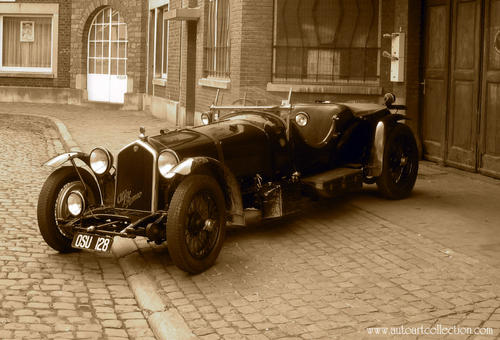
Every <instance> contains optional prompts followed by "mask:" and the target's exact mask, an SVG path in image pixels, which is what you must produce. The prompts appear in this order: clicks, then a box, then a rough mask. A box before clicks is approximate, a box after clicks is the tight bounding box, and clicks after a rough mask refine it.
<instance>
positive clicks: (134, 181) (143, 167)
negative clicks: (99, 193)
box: [115, 143, 155, 211]
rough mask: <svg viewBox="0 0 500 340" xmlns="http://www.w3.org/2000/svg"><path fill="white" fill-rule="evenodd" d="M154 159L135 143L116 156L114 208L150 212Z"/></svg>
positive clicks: (146, 150) (147, 151)
mask: <svg viewBox="0 0 500 340" xmlns="http://www.w3.org/2000/svg"><path fill="white" fill-rule="evenodd" d="M154 162H155V157H154V155H153V154H152V153H151V151H149V150H148V149H146V148H145V147H144V146H142V145H140V144H138V143H136V144H132V145H130V146H128V147H127V148H125V149H123V150H122V151H121V152H120V153H119V154H118V160H117V173H116V191H115V206H116V207H117V208H123V209H134V210H146V211H149V210H151V203H152V200H153V185H154V178H153V169H154V165H155V164H154Z"/></svg>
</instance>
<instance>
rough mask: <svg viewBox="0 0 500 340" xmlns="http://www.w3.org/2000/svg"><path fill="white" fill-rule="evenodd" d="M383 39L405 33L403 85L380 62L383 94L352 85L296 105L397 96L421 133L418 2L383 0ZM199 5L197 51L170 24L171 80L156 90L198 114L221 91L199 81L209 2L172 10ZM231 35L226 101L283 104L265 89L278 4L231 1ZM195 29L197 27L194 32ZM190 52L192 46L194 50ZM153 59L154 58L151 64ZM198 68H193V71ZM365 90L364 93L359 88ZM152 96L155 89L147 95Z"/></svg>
mask: <svg viewBox="0 0 500 340" xmlns="http://www.w3.org/2000/svg"><path fill="white" fill-rule="evenodd" d="M380 1H381V15H380V27H381V35H383V34H384V33H391V32H397V31H399V30H400V29H401V30H402V31H403V32H406V33H407V48H406V65H405V69H406V77H405V82H404V83H392V82H390V60H389V59H386V58H381V59H380V64H379V65H380V80H379V83H378V86H376V88H377V89H378V91H379V93H380V94H368V92H366V93H367V94H363V88H366V87H365V86H359V87H357V89H354V91H355V92H353V93H350V89H349V87H346V86H342V87H341V89H340V91H338V92H326V93H310V92H307V91H306V92H295V93H294V96H293V100H294V101H296V102H297V101H314V100H316V99H326V100H336V101H365V102H382V98H383V94H384V93H386V92H395V93H396V95H397V96H398V97H399V98H400V102H404V103H406V104H407V105H408V106H409V110H408V114H409V116H410V117H411V118H412V119H413V120H412V121H411V122H410V126H411V127H412V128H413V129H414V130H415V131H417V130H418V110H419V85H418V79H419V61H420V60H419V58H420V45H421V39H422V38H421V32H420V21H421V15H420V12H421V4H420V1H418V0H401V1H399V0H380ZM188 5H189V6H190V7H196V6H200V7H202V8H203V9H204V11H203V15H202V17H201V18H200V19H199V20H198V21H197V23H196V24H195V25H194V26H191V29H195V30H196V33H197V34H196V41H195V42H193V41H192V44H195V46H196V48H195V49H192V50H189V51H188V31H187V30H188V25H187V23H186V22H180V21H172V22H171V23H170V25H171V26H170V40H169V68H168V70H169V71H168V72H169V74H168V81H167V82H166V84H165V86H155V85H152V84H151V86H152V88H154V95H155V96H159V97H162V98H167V99H170V100H173V101H179V102H180V105H181V106H182V107H185V106H186V102H189V103H190V104H192V102H195V109H196V111H198V112H202V111H205V110H206V109H207V108H208V106H209V105H210V104H211V103H212V101H213V99H214V97H215V94H216V91H217V88H216V87H210V86H203V85H200V84H199V83H198V81H199V79H201V78H203V77H204V76H205V74H204V73H203V70H204V69H205V67H204V66H205V65H204V63H205V62H206V60H205V51H204V47H205V40H206V36H207V31H208V27H207V16H208V0H190V1H188V0H184V1H181V0H172V2H171V5H170V6H171V7H170V8H171V9H174V8H179V7H187V6H188ZM230 6H231V11H230V15H231V18H230V36H231V70H230V72H231V76H230V88H229V89H227V90H222V91H221V94H223V99H224V103H231V102H232V101H234V100H236V99H238V98H242V97H243V96H244V95H245V93H247V92H248V97H249V98H252V97H253V98H263V97H265V99H268V100H279V99H280V98H285V97H286V95H287V93H286V92H285V91H284V90H283V91H282V92H279V91H277V92H270V91H267V85H268V83H271V82H272V68H273V49H272V46H273V25H274V0H252V1H250V0H231V1H230ZM194 27H195V28H194ZM189 48H193V47H192V46H191V47H189ZM390 49H391V41H390V39H385V38H381V52H382V51H390ZM188 55H190V57H193V55H196V61H195V62H194V63H193V62H191V64H190V65H191V66H190V67H189V68H188V64H187V63H188V61H187V56H188ZM151 62H152V60H151V59H150V63H151ZM193 68H195V70H193ZM187 72H195V74H196V77H195V80H194V81H195V96H192V98H188V96H187V95H186V86H187V83H186V80H187ZM360 89H361V90H360ZM149 93H150V94H152V93H153V90H150V91H149Z"/></svg>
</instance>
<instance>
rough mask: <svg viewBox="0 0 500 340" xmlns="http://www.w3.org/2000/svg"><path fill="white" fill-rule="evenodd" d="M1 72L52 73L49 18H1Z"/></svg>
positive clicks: (50, 20)
mask: <svg viewBox="0 0 500 340" xmlns="http://www.w3.org/2000/svg"><path fill="white" fill-rule="evenodd" d="M0 36H1V51H2V53H1V58H0V61H1V63H0V70H1V71H3V72H9V71H10V72H46V73H50V72H52V47H53V42H52V36H53V34H52V17H51V16H10V15H3V16H1V17H0Z"/></svg>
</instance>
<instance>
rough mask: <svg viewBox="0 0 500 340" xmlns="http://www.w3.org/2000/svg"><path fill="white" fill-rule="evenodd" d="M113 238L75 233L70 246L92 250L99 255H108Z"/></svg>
mask: <svg viewBox="0 0 500 340" xmlns="http://www.w3.org/2000/svg"><path fill="white" fill-rule="evenodd" d="M112 244H113V238H111V237H108V236H99V235H91V234H85V233H76V234H75V236H74V237H73V243H72V244H71V246H72V247H73V248H77V249H84V250H94V251H98V252H101V253H109V252H110V251H111V245H112Z"/></svg>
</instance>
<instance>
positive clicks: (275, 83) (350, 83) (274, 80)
mask: <svg viewBox="0 0 500 340" xmlns="http://www.w3.org/2000/svg"><path fill="white" fill-rule="evenodd" d="M278 1H279V0H273V11H274V14H273V46H272V49H273V50H272V55H273V57H272V58H273V60H272V74H271V83H269V84H268V88H269V87H271V88H273V87H276V88H280V87H282V86H280V85H285V84H286V86H289V85H294V86H299V87H301V88H302V90H303V89H305V88H309V87H310V88H311V89H312V88H316V89H317V88H321V87H325V86H329V87H332V86H333V87H335V88H337V87H339V86H344V87H353V88H361V87H373V86H378V85H380V77H381V62H382V58H381V46H382V5H383V0H378V9H377V12H378V24H377V31H378V32H377V49H378V53H377V73H376V78H377V79H376V80H375V79H369V80H355V79H351V75H349V78H348V79H335V74H332V75H331V76H332V78H333V80H332V81H331V82H319V81H316V82H307V81H304V80H302V78H301V79H300V80H299V81H298V80H297V79H292V78H278V77H277V76H276V73H277V46H278V15H279V13H278ZM358 92H359V91H358Z"/></svg>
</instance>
